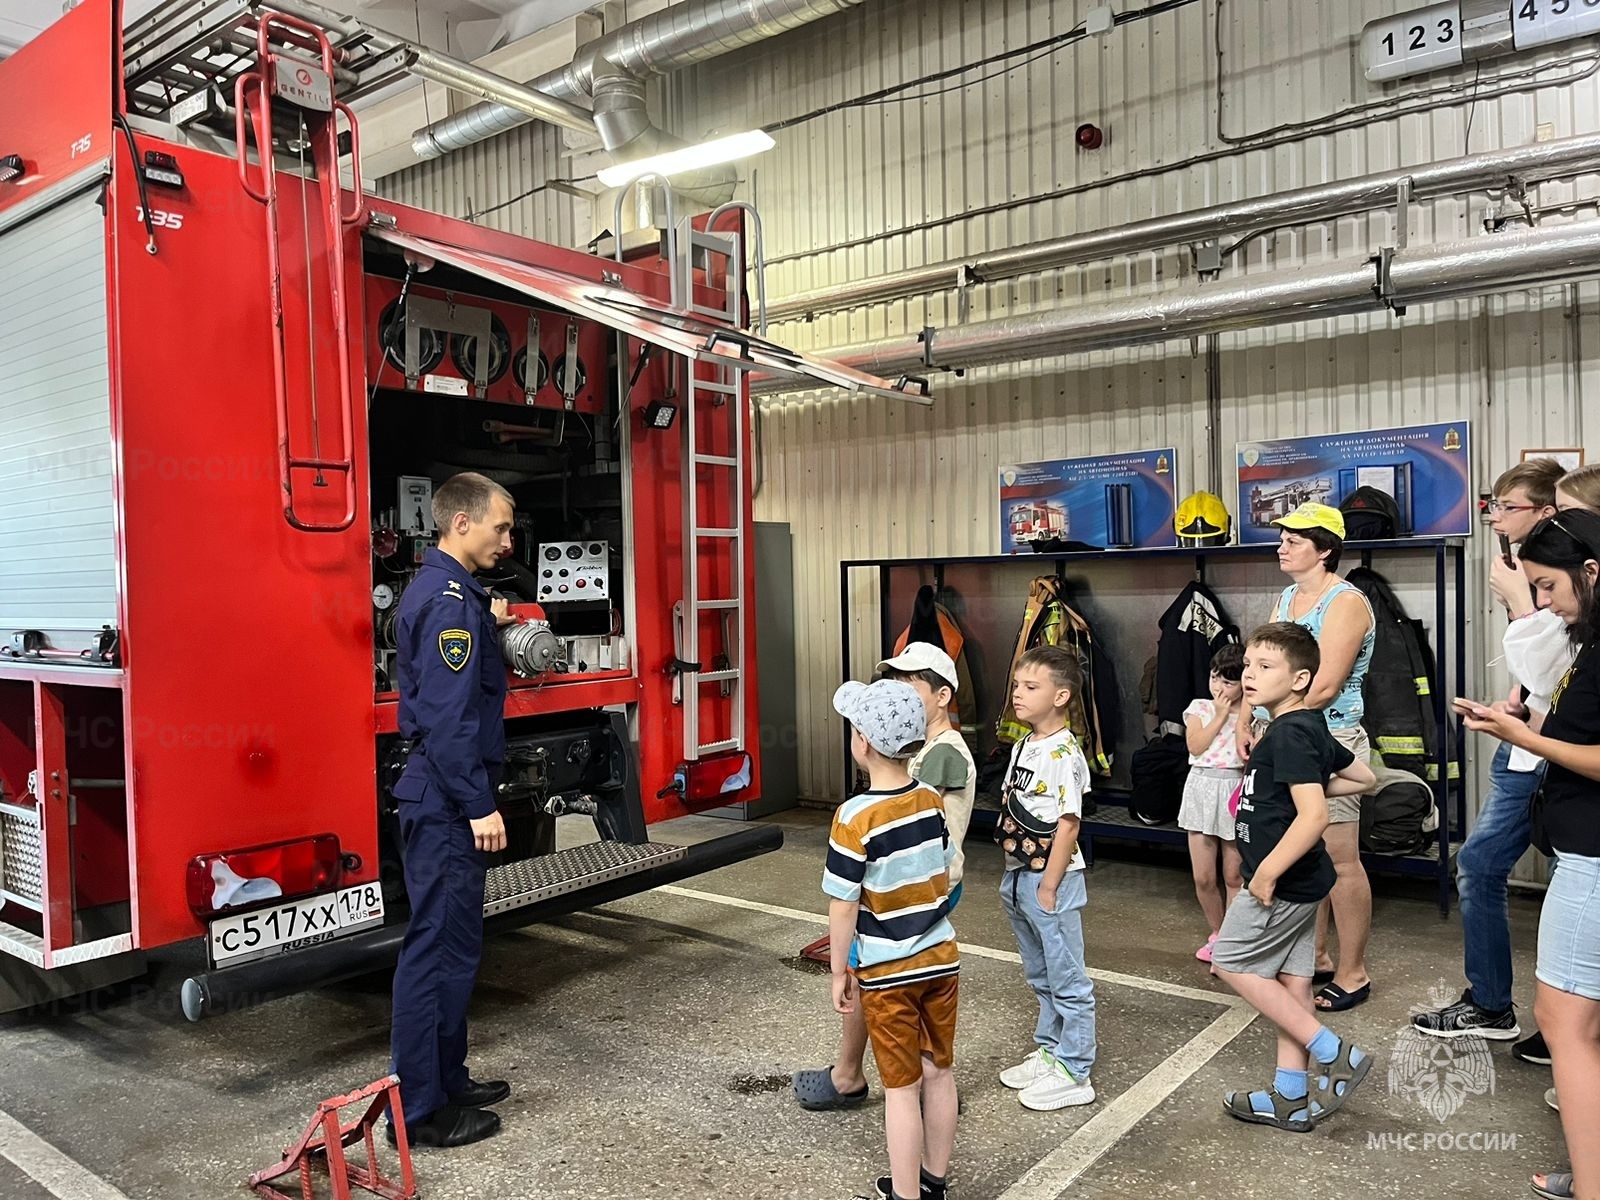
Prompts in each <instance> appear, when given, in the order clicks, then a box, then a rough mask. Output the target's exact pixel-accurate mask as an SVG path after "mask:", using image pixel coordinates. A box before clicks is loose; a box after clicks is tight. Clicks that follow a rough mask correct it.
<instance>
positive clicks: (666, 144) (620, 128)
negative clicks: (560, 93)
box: [594, 59, 739, 209]
mask: <svg viewBox="0 0 1600 1200" xmlns="http://www.w3.org/2000/svg"><path fill="white" fill-rule="evenodd" d="M594 125H595V128H596V129H597V130H599V132H600V141H601V143H602V144H603V145H604V146H605V148H606V150H607V152H608V153H609V154H610V155H611V157H612V160H613V161H615V162H633V161H635V160H636V159H641V158H648V157H649V156H651V155H655V154H664V153H666V152H667V151H668V150H677V149H680V148H682V147H683V146H685V145H687V144H688V143H687V142H685V141H684V140H683V139H682V138H677V137H673V136H672V135H671V134H669V133H663V132H662V131H661V130H660V129H658V128H656V126H655V123H654V122H652V121H651V120H650V113H649V111H648V110H647V109H646V108H645V103H644V81H643V80H642V79H640V78H639V77H638V76H636V75H631V74H629V73H628V72H627V71H624V70H622V69H621V68H619V67H617V66H615V65H614V64H612V63H610V62H607V61H605V60H604V59H602V60H601V61H600V62H599V63H597V64H596V65H595V76H594ZM738 179H739V175H738V172H737V171H736V170H735V169H734V167H733V164H732V163H724V164H722V165H721V166H716V167H709V168H707V169H705V170H702V171H693V172H689V173H686V174H683V175H674V176H673V178H672V190H673V191H674V192H675V193H677V194H678V195H680V196H683V197H684V198H686V199H687V200H689V201H690V202H692V203H693V204H695V205H698V206H700V207H703V208H708V209H709V208H716V207H717V206H718V205H720V204H725V203H726V202H727V201H729V200H731V199H733V192H734V188H735V186H736V185H737V183H738Z"/></svg>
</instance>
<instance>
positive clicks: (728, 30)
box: [411, 0, 861, 187]
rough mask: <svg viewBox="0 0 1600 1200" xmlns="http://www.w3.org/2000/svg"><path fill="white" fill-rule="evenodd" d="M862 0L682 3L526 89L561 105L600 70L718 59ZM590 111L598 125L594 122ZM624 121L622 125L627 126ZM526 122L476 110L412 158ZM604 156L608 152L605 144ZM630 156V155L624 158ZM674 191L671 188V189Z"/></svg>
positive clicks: (424, 139) (633, 70) (662, 70)
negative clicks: (550, 97)
mask: <svg viewBox="0 0 1600 1200" xmlns="http://www.w3.org/2000/svg"><path fill="white" fill-rule="evenodd" d="M860 3H861V0H684V2H683V3H681V4H674V5H671V6H670V7H668V8H664V9H662V10H661V11H660V12H657V13H653V14H651V15H650V16H648V17H643V18H641V19H639V20H637V21H631V22H629V23H628V24H626V25H624V26H622V27H621V28H620V29H616V30H613V31H612V32H610V33H608V34H606V35H605V36H604V37H602V38H599V39H597V40H596V41H594V42H592V43H590V44H589V45H587V46H585V47H583V49H582V50H580V51H579V52H578V55H577V57H576V58H574V59H573V60H572V62H570V63H568V64H567V65H566V66H565V67H561V68H559V69H557V70H554V71H550V72H547V73H546V74H544V75H541V76H539V78H537V79H535V80H532V81H531V82H530V83H529V84H528V87H529V88H531V89H532V90H534V91H536V92H542V93H544V94H545V95H547V96H552V97H554V98H556V99H559V100H569V101H570V100H576V99H580V98H582V97H585V96H591V95H594V94H595V80H596V77H597V75H598V74H599V70H598V68H600V66H601V64H607V66H606V72H607V74H608V75H613V74H618V73H620V74H626V75H631V76H633V77H634V78H635V79H644V78H645V77H647V76H649V75H663V74H666V73H667V72H669V71H678V70H682V69H683V68H684V67H690V66H693V65H694V64H696V63H700V62H705V61H707V60H708V59H713V58H717V57H719V56H721V55H723V54H727V53H729V52H730V51H733V50H738V49H740V48H742V47H745V46H752V45H755V44H756V43H757V42H763V41H766V40H767V39H769V38H773V37H777V36H778V35H779V34H781V33H787V32H788V31H789V30H791V29H798V28H800V27H801V26H802V25H808V24H810V23H811V22H812V21H816V20H820V19H821V18H823V17H831V16H833V15H834V14H836V13H841V12H845V11H847V10H849V9H851V8H854V7H856V6H857V5H858V4H860ZM599 119H600V117H599V114H598V112H597V113H596V122H597V123H598V122H599ZM631 119H632V118H631V117H628V118H622V123H625V122H626V121H627V120H631ZM528 120H530V118H529V116H528V115H527V113H525V112H521V111H518V110H517V109H515V108H512V107H510V106H509V105H505V104H494V103H489V104H475V105H473V106H472V107H471V108H468V109H464V110H463V111H461V112H459V113H456V114H455V115H454V116H451V117H446V118H444V119H443V120H439V121H435V122H434V123H433V124H432V125H428V126H425V127H424V128H422V129H419V130H417V131H416V133H415V134H413V135H412V141H411V146H412V150H413V152H414V153H415V154H416V156H417V157H418V158H423V159H428V158H438V157H440V156H441V155H444V154H449V153H451V152H452V151H455V150H460V149H463V148H464V147H467V146H471V145H473V144H475V143H477V142H481V141H483V140H484V139H485V138H490V137H494V136H495V135H496V134H501V133H504V132H505V131H506V130H508V129H515V128H516V127H517V126H519V125H522V124H524V123H526V122H527V121H528ZM606 148H607V149H608V150H609V149H611V147H610V145H609V144H607V147H606ZM630 157H631V156H630ZM674 186H675V187H677V185H674Z"/></svg>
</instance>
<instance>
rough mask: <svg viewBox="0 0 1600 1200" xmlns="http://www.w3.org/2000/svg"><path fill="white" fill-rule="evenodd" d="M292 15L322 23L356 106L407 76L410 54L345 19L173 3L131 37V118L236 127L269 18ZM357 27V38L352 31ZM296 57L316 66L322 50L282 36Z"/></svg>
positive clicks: (341, 89)
mask: <svg viewBox="0 0 1600 1200" xmlns="http://www.w3.org/2000/svg"><path fill="white" fill-rule="evenodd" d="M264 12H285V13H288V14H290V15H302V14H304V15H306V16H309V17H312V18H321V19H318V20H317V21H316V23H317V24H319V25H321V26H322V28H324V29H326V30H327V36H328V42H329V44H330V45H331V46H332V47H333V51H334V58H335V62H336V63H337V67H336V70H335V74H334V84H335V90H336V92H337V94H338V96H339V98H340V99H341V100H344V101H345V102H346V103H349V102H350V101H352V100H355V99H358V98H360V97H361V96H363V95H366V94H368V93H370V92H373V91H376V90H377V89H378V88H381V87H384V86H385V85H387V84H389V83H392V82H394V81H395V80H396V79H399V78H401V77H402V76H404V75H406V74H407V73H408V71H409V68H410V65H411V64H410V62H409V58H410V52H409V47H408V46H407V45H406V44H404V43H400V44H398V45H388V44H385V43H386V42H387V39H380V38H379V37H378V36H377V35H376V34H375V32H374V31H372V30H370V29H367V28H366V27H364V26H359V25H356V23H353V22H351V23H346V22H344V21H343V18H341V17H340V15H339V14H337V13H333V12H326V10H322V9H320V8H318V7H317V6H314V5H305V4H300V3H287V4H268V3H265V2H264V0H166V3H164V4H161V5H158V6H157V7H156V8H154V9H152V10H151V11H150V12H148V13H146V14H145V15H144V16H142V17H140V18H139V19H138V20H136V21H133V22H131V23H130V24H129V26H128V28H127V32H126V33H125V35H124V37H123V51H122V61H123V77H124V80H125V82H126V85H127V93H128V111H129V112H130V113H134V114H137V115H139V116H144V117H150V118H153V119H156V120H161V121H166V122H169V123H171V124H174V125H188V124H191V123H194V122H196V121H202V122H205V123H208V124H217V125H219V126H220V125H221V124H222V123H224V122H226V123H229V124H231V121H232V117H231V115H230V114H231V112H232V106H233V91H234V84H235V81H236V80H237V79H238V78H239V77H240V76H241V75H244V74H247V73H248V72H250V71H251V70H253V69H254V67H255V64H256V47H257V40H258V30H259V28H260V19H261V15H262V14H263V13H264ZM350 25H355V29H356V32H354V33H352V32H351V31H350V28H349V26H350ZM275 36H277V37H281V38H282V40H283V44H284V45H285V46H286V47H288V49H289V52H290V53H291V54H292V53H293V52H295V51H296V50H298V51H299V52H300V53H302V54H304V55H305V56H306V58H307V61H312V60H313V59H312V55H313V52H314V47H312V46H311V44H310V43H309V42H307V43H305V44H303V45H302V44H300V42H299V41H298V40H297V39H296V38H295V36H294V35H293V34H292V33H290V32H288V31H284V32H283V33H281V34H275Z"/></svg>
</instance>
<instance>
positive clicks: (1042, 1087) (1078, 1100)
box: [1017, 1054, 1094, 1112]
mask: <svg viewBox="0 0 1600 1200" xmlns="http://www.w3.org/2000/svg"><path fill="white" fill-rule="evenodd" d="M1043 1057H1044V1060H1045V1070H1044V1071H1043V1072H1042V1073H1041V1074H1040V1075H1039V1077H1038V1078H1037V1079H1035V1080H1034V1081H1033V1082H1032V1083H1030V1084H1029V1085H1028V1086H1027V1087H1025V1088H1023V1089H1022V1094H1021V1095H1020V1096H1018V1097H1017V1099H1018V1100H1020V1101H1021V1102H1022V1107H1023V1108H1029V1109H1032V1110H1033V1111H1034V1112H1052V1111H1054V1110H1055V1109H1058V1108H1075V1107H1077V1106H1078V1105H1081V1104H1093V1103H1094V1085H1093V1084H1092V1083H1090V1082H1089V1077H1088V1076H1087V1075H1086V1076H1084V1077H1083V1078H1082V1079H1074V1078H1073V1076H1072V1072H1071V1071H1069V1070H1067V1069H1066V1068H1065V1067H1063V1066H1062V1065H1061V1064H1060V1063H1058V1062H1057V1061H1056V1060H1055V1059H1053V1058H1051V1057H1050V1056H1049V1055H1048V1054H1044V1055H1043Z"/></svg>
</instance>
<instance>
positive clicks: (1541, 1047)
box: [1511, 1033, 1550, 1067]
mask: <svg viewBox="0 0 1600 1200" xmlns="http://www.w3.org/2000/svg"><path fill="white" fill-rule="evenodd" d="M1511 1057H1512V1058H1520V1059H1521V1060H1522V1061H1523V1062H1525V1063H1533V1064H1534V1065H1535V1066H1540V1067H1548V1066H1549V1065H1550V1047H1549V1046H1546V1045H1545V1044H1544V1034H1542V1033H1535V1034H1534V1035H1533V1036H1532V1037H1525V1038H1523V1039H1522V1040H1521V1041H1520V1042H1518V1043H1517V1044H1516V1045H1515V1046H1513V1047H1511Z"/></svg>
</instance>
